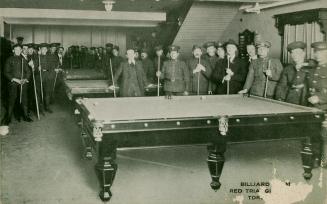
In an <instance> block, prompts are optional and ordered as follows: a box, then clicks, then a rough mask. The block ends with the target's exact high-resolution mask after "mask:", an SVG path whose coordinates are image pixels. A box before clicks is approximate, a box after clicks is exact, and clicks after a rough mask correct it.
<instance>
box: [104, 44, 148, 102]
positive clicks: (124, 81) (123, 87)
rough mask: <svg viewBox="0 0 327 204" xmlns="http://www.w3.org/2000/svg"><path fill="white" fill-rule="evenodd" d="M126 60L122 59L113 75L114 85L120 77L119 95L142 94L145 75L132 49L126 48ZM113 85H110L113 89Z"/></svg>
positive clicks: (145, 81)
mask: <svg viewBox="0 0 327 204" xmlns="http://www.w3.org/2000/svg"><path fill="white" fill-rule="evenodd" d="M126 57H127V60H126V61H123V62H122V63H121V64H120V66H119V69H118V70H117V72H116V73H115V76H114V82H115V86H117V83H118V80H119V79H120V78H121V80H120V81H121V83H120V96H122V97H139V96H144V94H145V93H144V90H145V88H146V85H147V79H146V75H145V73H144V70H143V67H142V64H141V62H139V61H136V60H135V53H134V49H132V48H128V49H127V51H126ZM115 86H113V85H112V86H110V89H114V88H115Z"/></svg>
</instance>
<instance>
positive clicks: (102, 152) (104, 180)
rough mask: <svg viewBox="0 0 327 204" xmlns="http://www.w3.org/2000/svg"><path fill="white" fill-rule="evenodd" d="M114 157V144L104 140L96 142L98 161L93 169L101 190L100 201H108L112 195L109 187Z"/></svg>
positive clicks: (114, 164)
mask: <svg viewBox="0 0 327 204" xmlns="http://www.w3.org/2000/svg"><path fill="white" fill-rule="evenodd" d="M115 159H116V144H108V143H105V142H104V141H102V142H99V143H98V162H97V164H96V165H95V170H96V173H97V176H98V180H99V183H100V188H101V191H100V193H99V196H100V198H101V200H102V201H109V200H110V198H111V197H112V193H111V191H110V188H111V186H112V184H113V181H114V179H115V175H116V171H117V164H116V163H115Z"/></svg>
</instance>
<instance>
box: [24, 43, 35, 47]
mask: <svg viewBox="0 0 327 204" xmlns="http://www.w3.org/2000/svg"><path fill="white" fill-rule="evenodd" d="M26 45H27V47H28V48H34V47H35V45H34V43H28V44H26Z"/></svg>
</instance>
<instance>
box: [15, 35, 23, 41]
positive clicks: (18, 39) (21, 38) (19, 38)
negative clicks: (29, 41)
mask: <svg viewBox="0 0 327 204" xmlns="http://www.w3.org/2000/svg"><path fill="white" fill-rule="evenodd" d="M16 40H17V41H23V40H24V38H23V37H22V36H18V37H17V38H16Z"/></svg>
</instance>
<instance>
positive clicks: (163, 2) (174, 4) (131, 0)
mask: <svg viewBox="0 0 327 204" xmlns="http://www.w3.org/2000/svg"><path fill="white" fill-rule="evenodd" d="M115 1H116V3H115V4H114V6H113V11H139V12H142V11H143V12H169V11H171V10H173V9H179V7H181V6H183V4H185V3H186V2H188V1H206V2H220V3H222V2H228V3H255V2H260V3H271V2H276V1H285V0H115ZM1 7H2V8H39V9H65V10H66V9H67V10H98V11H103V10H104V5H103V3H102V0H0V8H1Z"/></svg>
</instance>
